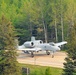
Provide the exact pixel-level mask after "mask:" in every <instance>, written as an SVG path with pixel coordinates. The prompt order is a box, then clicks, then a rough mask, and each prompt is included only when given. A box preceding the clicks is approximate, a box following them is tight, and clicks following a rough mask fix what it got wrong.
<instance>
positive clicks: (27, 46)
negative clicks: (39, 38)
mask: <svg viewBox="0 0 76 75" xmlns="http://www.w3.org/2000/svg"><path fill="white" fill-rule="evenodd" d="M24 46H25V48H32V47H34V43H33V42H30V41H27V42H25V43H24Z"/></svg>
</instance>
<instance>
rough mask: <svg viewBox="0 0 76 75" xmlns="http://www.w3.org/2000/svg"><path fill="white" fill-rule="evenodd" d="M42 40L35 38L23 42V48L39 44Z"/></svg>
mask: <svg viewBox="0 0 76 75" xmlns="http://www.w3.org/2000/svg"><path fill="white" fill-rule="evenodd" d="M42 43H43V41H42V40H35V41H27V42H25V43H24V46H25V48H33V47H36V46H38V45H39V44H42Z"/></svg>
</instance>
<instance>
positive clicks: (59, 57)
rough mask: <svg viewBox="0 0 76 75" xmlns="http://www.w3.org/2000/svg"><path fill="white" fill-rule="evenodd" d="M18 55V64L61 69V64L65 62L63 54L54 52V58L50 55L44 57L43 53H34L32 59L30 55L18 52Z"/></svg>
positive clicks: (64, 54)
mask: <svg viewBox="0 0 76 75" xmlns="http://www.w3.org/2000/svg"><path fill="white" fill-rule="evenodd" d="M18 54H19V56H18V57H17V60H18V62H19V63H24V64H33V65H41V66H51V67H58V68H63V63H64V62H65V60H64V59H65V57H66V56H67V55H66V53H65V52H56V53H55V54H54V58H52V56H51V55H46V53H45V52H38V53H35V56H34V57H33V58H32V57H31V55H30V54H25V53H23V52H22V51H19V52H18Z"/></svg>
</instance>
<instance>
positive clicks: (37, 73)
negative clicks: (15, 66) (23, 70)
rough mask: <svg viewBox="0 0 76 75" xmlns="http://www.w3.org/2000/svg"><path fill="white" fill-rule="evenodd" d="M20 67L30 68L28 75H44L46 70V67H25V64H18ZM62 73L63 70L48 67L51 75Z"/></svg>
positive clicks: (60, 74)
mask: <svg viewBox="0 0 76 75" xmlns="http://www.w3.org/2000/svg"><path fill="white" fill-rule="evenodd" d="M20 66H21V67H28V68H30V75H45V70H46V69H47V68H48V66H47V67H46V66H38V65H27V64H20ZM62 72H63V70H62V69H61V68H54V67H50V73H51V75H62ZM23 75H26V74H23Z"/></svg>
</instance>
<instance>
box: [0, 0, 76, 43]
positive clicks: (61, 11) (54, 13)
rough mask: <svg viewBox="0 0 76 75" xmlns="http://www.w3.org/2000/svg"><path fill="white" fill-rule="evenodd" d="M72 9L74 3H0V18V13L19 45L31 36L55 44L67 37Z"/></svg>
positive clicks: (13, 0) (61, 0)
mask: <svg viewBox="0 0 76 75" xmlns="http://www.w3.org/2000/svg"><path fill="white" fill-rule="evenodd" d="M75 7H76V1H75V0H67V1H66V0H40V1H39V0H8V1H6V0H0V17H1V16H2V15H3V14H4V15H5V16H6V17H7V18H8V19H9V20H11V22H12V23H13V25H14V27H15V28H16V34H17V37H19V40H20V44H22V43H23V42H24V41H26V40H30V37H31V36H32V35H33V36H35V37H36V38H37V39H42V40H44V41H45V42H49V41H54V42H58V41H63V40H66V39H67V38H68V34H69V28H70V27H71V26H72V25H73V24H74V22H75V15H76V13H75V11H76V9H75ZM42 35H43V36H42Z"/></svg>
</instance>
